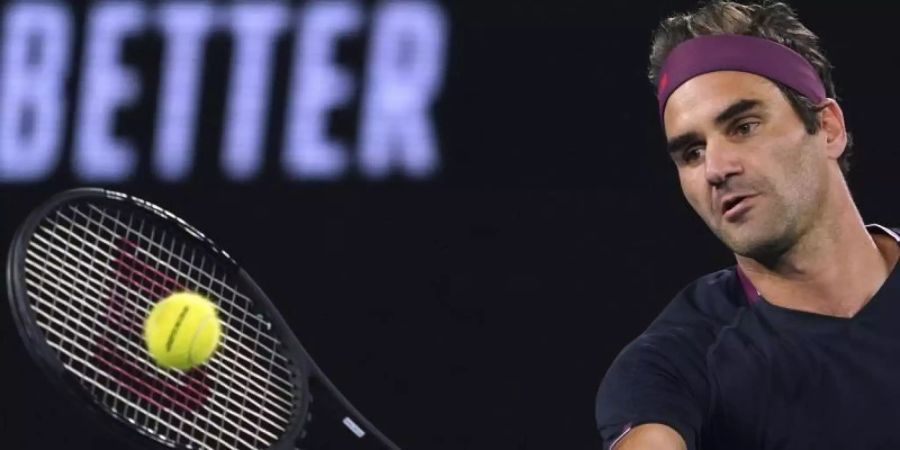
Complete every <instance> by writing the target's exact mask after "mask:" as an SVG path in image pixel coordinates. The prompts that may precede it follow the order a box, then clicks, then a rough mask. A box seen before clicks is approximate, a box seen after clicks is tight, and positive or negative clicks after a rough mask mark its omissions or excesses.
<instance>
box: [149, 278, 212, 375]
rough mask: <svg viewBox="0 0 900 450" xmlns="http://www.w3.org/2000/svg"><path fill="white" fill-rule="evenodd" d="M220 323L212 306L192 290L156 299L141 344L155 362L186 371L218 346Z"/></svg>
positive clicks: (200, 362) (209, 356)
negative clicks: (157, 300)
mask: <svg viewBox="0 0 900 450" xmlns="http://www.w3.org/2000/svg"><path fill="white" fill-rule="evenodd" d="M221 335H222V324H221V323H220V322H219V318H218V316H217V315H216V305H214V304H213V302H211V301H209V300H208V299H206V298H205V297H203V296H202V295H199V294H195V293H193V292H176V293H174V294H172V295H169V296H168V297H166V298H164V299H162V300H160V301H159V302H158V303H156V305H154V306H153V309H151V310H150V315H148V316H147V320H146V321H145V322H144V343H145V344H146V346H147V351H148V352H150V355H151V356H152V357H153V359H154V360H155V361H156V364H158V365H160V366H162V367H165V368H169V369H172V368H174V369H181V370H188V369H192V368H194V367H197V366H199V365H202V364H204V363H206V362H207V361H209V358H211V357H212V355H213V353H215V351H216V348H217V347H218V345H219V339H220V338H221Z"/></svg>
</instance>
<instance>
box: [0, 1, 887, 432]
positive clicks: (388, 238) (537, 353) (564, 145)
mask: <svg viewBox="0 0 900 450" xmlns="http://www.w3.org/2000/svg"><path fill="white" fill-rule="evenodd" d="M792 4H793V5H795V6H796V7H797V8H798V9H799V12H800V14H801V18H802V19H803V20H804V22H805V23H806V24H807V25H808V26H810V27H811V28H812V29H813V30H814V31H816V32H817V33H818V34H819V35H820V36H821V37H822V39H823V43H824V46H825V48H826V50H827V53H828V55H829V56H830V58H831V60H832V62H833V63H834V65H835V66H836V67H837V70H836V72H835V79H836V82H837V84H838V92H839V95H840V97H841V104H842V106H843V107H844V111H845V114H846V118H847V122H848V126H849V128H850V130H851V131H852V132H853V133H854V135H855V138H856V143H857V157H856V159H855V162H854V169H853V172H852V174H851V177H850V183H851V188H852V190H853V192H854V196H855V198H856V200H857V203H858V205H859V207H860V209H861V211H862V213H863V217H864V218H865V220H866V221H867V222H878V223H883V224H885V225H896V224H898V223H900V208H898V207H897V206H896V200H895V194H896V193H897V187H896V186H897V184H896V183H895V173H896V171H897V167H898V163H900V157H898V153H897V148H895V141H896V136H897V126H896V123H895V122H896V114H895V105H897V104H898V101H900V94H898V93H897V92H896V85H897V83H896V67H897V63H896V58H897V57H898V56H900V52H898V51H897V47H896V44H895V43H894V42H892V41H891V38H890V36H892V32H893V31H894V30H895V29H896V24H895V23H893V22H892V20H891V15H890V14H886V13H885V12H886V11H882V10H881V9H882V8H883V7H880V6H879V7H876V6H869V5H868V4H864V3H863V2H853V3H845V2H814V1H811V0H810V1H802V2H800V1H798V2H792ZM692 5H694V2H686V1H679V2H671V1H640V2H598V1H596V0H594V1H586V0H585V1H578V0H557V1H552V2H550V1H515V2H513V1H493V0H492V1H478V2H468V1H467V2H447V3H444V6H445V8H446V10H447V11H448V14H449V17H450V23H449V26H450V32H451V41H450V44H449V60H448V65H447V75H446V81H445V87H444V90H443V94H442V97H441V100H440V102H439V103H438V104H437V105H436V107H435V111H434V112H435V115H436V118H437V119H436V120H437V128H438V134H439V137H440V143H441V156H442V159H443V167H442V169H441V172H440V173H439V174H438V175H437V176H436V177H435V178H434V179H433V180H431V181H429V182H414V181H410V180H405V179H403V178H396V179H390V180H387V181H384V182H371V181H365V180H361V179H357V178H354V177H353V176H351V177H349V178H348V179H346V180H344V181H341V182H333V183H292V182H288V181H286V180H284V179H283V178H282V177H280V176H279V173H278V171H277V169H276V168H274V167H269V168H268V169H267V170H268V175H267V177H266V178H265V179H264V180H261V181H258V182H256V183H253V184H248V185H232V184H228V183H227V182H226V181H224V180H223V179H221V178H220V177H219V176H218V175H217V174H216V170H217V169H216V165H215V164H214V161H215V160H214V159H213V158H215V150H209V151H207V150H204V149H215V148H218V146H217V145H214V144H215V143H216V142H218V137H217V133H216V128H215V126H214V125H210V126H206V128H204V129H203V130H201V134H200V136H199V137H198V142H199V144H198V147H199V148H201V153H200V161H201V162H200V165H199V166H198V168H197V169H196V172H195V174H194V175H193V177H192V178H191V180H190V181H189V182H187V183H183V184H178V185H166V184H163V183H161V182H159V181H157V180H155V179H154V178H153V177H152V175H151V174H150V171H149V170H147V169H146V168H143V169H142V172H141V175H140V176H139V177H138V178H137V179H136V180H134V181H132V182H129V183H125V184H119V185H114V186H111V187H114V188H116V189H119V190H124V191H126V192H129V193H132V194H135V195H138V196H141V197H144V198H146V199H148V200H151V201H153V202H156V203H159V204H160V205H162V206H164V207H166V208H168V209H170V210H172V211H173V212H175V213H176V214H179V215H181V216H182V217H184V218H185V219H187V220H188V221H189V222H191V223H193V224H194V225H195V226H197V227H198V228H199V229H201V230H204V231H205V232H206V233H207V234H208V235H210V236H211V237H212V238H213V239H215V240H216V241H217V242H218V243H219V244H220V245H221V246H222V247H223V248H225V249H227V250H228V251H229V252H230V253H231V254H232V255H234V256H235V258H236V259H237V260H238V262H239V263H241V264H242V265H243V266H244V267H245V268H246V270H247V271H248V272H249V273H250V274H251V275H252V276H253V277H254V278H255V279H256V280H257V282H258V283H259V284H260V285H261V286H262V287H263V289H264V290H266V291H267V293H268V294H269V296H270V297H271V298H272V299H273V300H274V301H275V302H276V303H277V305H278V307H279V308H280V309H282V311H283V312H284V314H285V317H286V318H287V319H288V322H289V323H290V324H291V325H292V327H294V329H295V331H296V332H297V334H298V337H299V338H300V340H301V341H302V342H303V343H304V345H305V346H306V347H307V349H308V350H309V351H310V352H311V353H312V354H313V356H314V357H315V358H316V360H317V362H318V363H319V364H320V366H322V368H323V369H324V370H325V371H326V373H328V374H329V375H330V377H331V378H332V381H334V382H335V383H336V384H337V385H338V386H339V387H340V388H341V389H342V390H343V392H344V393H345V394H346V395H347V396H348V397H349V398H350V399H351V401H353V403H354V404H355V405H356V406H357V407H358V408H359V409H360V410H361V411H362V412H363V413H364V414H365V415H366V416H367V417H368V418H369V419H370V420H372V421H373V422H374V423H375V424H376V425H377V426H379V428H380V429H381V430H382V431H384V432H385V433H386V434H388V435H389V436H391V437H392V439H394V440H395V441H396V442H397V443H398V444H400V445H401V446H402V447H403V448H409V449H461V448H465V449H470V448H471V449H496V448H535V449H537V448H567V449H590V448H599V446H600V442H599V439H598V438H597V435H596V431H595V428H594V424H593V407H594V405H593V402H594V395H595V392H596V389H597V385H598V383H599V381H600V379H601V378H602V376H603V374H604V372H605V370H606V368H607V367H608V365H609V363H610V362H611V361H612V359H613V358H614V357H615V355H616V354H617V353H618V351H619V350H620V349H621V348H622V347H623V346H624V345H625V344H626V343H627V342H628V341H630V340H631V339H633V338H634V337H635V336H636V335H637V334H639V333H640V332H641V331H642V330H643V329H644V327H646V325H647V324H649V322H650V321H651V320H652V319H653V318H654V317H655V315H656V314H657V313H658V312H659V310H660V309H661V308H662V307H663V306H664V305H665V304H666V303H667V302H668V301H669V299H671V297H672V296H673V295H674V294H675V293H676V292H677V290H678V289H679V288H681V287H682V286H684V285H685V284H687V283H688V282H689V281H691V280H693V279H694V278H696V277H697V276H700V275H702V274H704V273H707V272H710V271H713V270H716V269H718V268H720V267H723V266H725V265H728V264H732V263H733V260H732V258H731V256H730V255H729V253H728V252H727V251H726V249H724V248H723V247H722V246H721V245H720V244H719V243H718V241H716V240H715V238H714V237H713V236H712V235H711V233H709V232H708V231H707V229H706V228H705V226H704V225H703V224H702V222H701V221H700V220H699V219H698V218H697V217H696V216H695V215H694V214H693V212H692V211H691V210H690V209H689V207H688V206H687V204H686V203H685V202H684V200H683V198H682V196H681V193H680V190H679V188H678V185H677V180H676V177H675V172H674V169H673V167H672V166H671V163H670V162H669V161H668V158H667V157H666V156H665V155H664V152H663V150H662V147H661V144H662V139H663V138H662V134H661V131H660V130H659V125H658V119H657V118H656V109H655V99H654V97H653V95H652V89H651V87H650V86H649V85H648V83H647V81H646V78H645V76H644V74H645V68H646V53H647V48H648V45H649V38H650V33H651V30H652V29H653V28H654V26H655V24H656V23H657V21H658V20H659V19H660V18H661V17H663V16H665V15H667V14H669V13H672V12H674V11H676V10H680V9H684V8H687V7H690V6H692ZM77 33H81V30H80V28H78V29H77ZM135 45H137V47H138V48H141V49H144V50H147V52H146V54H145V58H144V57H142V58H144V59H142V58H137V57H134V58H133V59H129V58H132V57H126V60H128V61H132V62H133V63H134V64H137V65H138V66H140V65H146V66H147V67H149V66H152V63H151V62H150V61H152V60H153V53H152V49H153V48H154V45H155V44H153V43H152V42H149V43H148V42H143V43H138V44H135ZM157 46H158V45H157ZM211 47H212V48H213V55H215V51H222V49H223V48H225V47H227V42H225V41H221V40H220V41H214V42H213V43H212V44H211ZM282 47H285V48H282V49H281V51H286V50H287V48H286V46H285V45H282ZM361 48H362V46H360V45H355V44H353V43H352V42H351V43H349V44H348V45H347V48H345V50H344V57H346V58H348V59H349V60H353V57H354V56H353V55H354V52H360V49H361ZM216 49H219V50H216ZM157 51H158V49H157ZM148 55H149V56H148ZM348 55H349V56H348ZM214 58H215V57H213V59H214ZM147 70H148V71H149V72H148V77H149V80H148V81H146V82H147V83H151V82H152V81H153V80H152V78H153V75H152V68H151V69H147ZM279 77H280V78H284V75H280V76H279ZM76 81H77V80H76ZM216 86H217V85H216V83H215V82H212V81H210V83H209V84H208V85H207V88H206V91H204V99H205V103H204V109H203V112H202V113H203V114H206V113H208V112H209V111H213V110H215V109H217V105H216V101H215V95H212V94H213V93H214V92H215V89H216ZM151 94H152V93H151ZM151 96H152V95H151ZM154 107H155V105H154V104H153V102H152V101H149V100H148V101H147V102H144V106H143V107H142V108H143V109H140V110H137V111H132V112H131V113H127V114H126V115H125V116H126V117H124V118H123V119H122V120H123V126H122V128H123V129H125V130H128V129H132V131H130V133H132V135H136V136H144V137H145V138H146V139H150V137H149V135H150V134H152V130H153V127H152V125H151V124H152V119H153V114H152V112H153V108H154ZM276 115H277V113H276ZM352 115H353V114H352V112H351V113H349V114H348V117H347V118H344V119H341V120H345V121H347V122H348V123H352V121H353V120H354V119H353V118H352V117H350V116H352ZM204 120H206V119H204ZM341 120H339V121H338V122H341ZM341 126H347V127H348V129H349V125H347V124H344V125H340V123H339V124H338V126H337V127H338V129H337V130H336V131H335V132H336V133H341V132H342V131H341V129H340V127H341ZM142 130H143V131H142ZM276 134H278V133H276ZM69 135H71V132H69ZM69 142H70V138H69V139H68V140H67V142H66V145H67V146H68V144H69ZM139 145H140V146H141V148H143V149H149V148H151V146H150V144H149V142H148V141H146V140H145V141H139ZM53 179H54V181H53V182H52V183H42V184H39V185H16V186H13V185H6V186H0V214H2V218H3V220H0V241H2V242H9V240H10V239H11V237H12V233H13V231H14V229H15V227H16V226H17V225H18V224H19V223H20V222H21V220H22V219H23V218H24V216H25V215H26V214H27V213H28V211H30V210H31V209H32V208H33V207H35V206H36V205H37V204H38V203H39V202H41V201H43V200H44V199H45V198H46V197H47V196H49V195H50V194H52V193H53V192H56V191H58V190H61V189H64V188H67V187H74V186H77V185H80V183H79V182H78V180H74V179H72V177H71V176H69V175H68V169H67V168H66V167H65V166H64V167H62V168H61V169H60V171H59V173H57V174H56V175H54V178H53ZM3 311H4V312H2V313H0V328H2V335H0V336H2V351H3V353H2V372H3V374H4V376H3V379H4V380H5V381H4V389H3V390H2V392H3V393H4V396H3V401H2V405H3V407H2V410H3V413H2V416H0V429H2V430H3V431H2V434H3V436H4V438H3V447H4V448H15V449H18V448H23V449H31V448H41V449H42V448H69V449H88V448H113V447H114V446H115V444H113V443H112V441H109V440H108V439H107V438H106V436H105V435H104V434H103V433H102V432H100V431H98V430H95V429H93V428H92V427H91V424H90V423H88V422H87V421H84V420H83V419H81V418H80V417H79V411H78V410H77V409H74V408H70V407H69V406H67V405H65V404H64V403H63V402H62V401H60V400H59V399H58V397H57V396H56V394H55V392H53V391H49V390H48V384H47V383H46V382H44V381H43V379H42V378H41V375H40V373H39V372H38V370H37V369H36V368H35V366H34V365H33V364H32V363H31V361H30V360H29V359H28V357H27V355H26V353H25V350H24V348H22V346H21V343H20V341H19V339H18V336H17V335H16V332H15V329H14V326H13V323H12V321H11V319H10V316H9V313H8V312H6V311H7V310H6V309H4V310H3Z"/></svg>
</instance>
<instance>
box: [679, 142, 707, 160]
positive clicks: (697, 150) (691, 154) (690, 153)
mask: <svg viewBox="0 0 900 450" xmlns="http://www.w3.org/2000/svg"><path fill="white" fill-rule="evenodd" d="M703 150H704V148H703V147H700V146H696V147H690V148H688V149H687V150H685V151H684V153H682V154H681V159H682V160H683V161H684V162H687V163H689V162H693V161H696V160H697V159H698V158H700V155H701V152H703Z"/></svg>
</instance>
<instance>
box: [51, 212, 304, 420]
mask: <svg viewBox="0 0 900 450" xmlns="http://www.w3.org/2000/svg"><path fill="white" fill-rule="evenodd" d="M50 222H51V223H53V221H50ZM35 239H36V240H39V241H42V242H44V243H47V240H46V239H45V238H43V237H42V236H40V235H36V236H35ZM98 242H102V241H99V240H98ZM107 244H108V242H107ZM91 246H92V247H94V248H95V249H96V248H98V246H97V245H91ZM78 253H80V254H81V256H82V257H85V258H94V257H95V256H94V255H93V254H91V255H88V254H86V253H84V251H83V250H78ZM63 254H66V253H65V252H63ZM104 256H106V257H107V258H108V259H112V255H111V254H109V253H104ZM55 262H57V263H63V264H65V262H63V261H60V260H59V259H58V258H57V259H56V260H55ZM85 275H87V276H88V277H91V276H94V277H101V278H103V279H105V280H106V281H107V282H109V283H111V284H116V283H119V286H124V287H123V289H122V291H123V292H124V293H125V294H126V295H130V296H133V298H134V299H135V300H136V301H137V302H144V303H145V304H144V308H142V309H141V310H139V311H137V312H132V314H131V316H129V317H128V319H129V320H130V324H131V328H132V329H133V331H134V332H135V334H136V335H138V337H139V336H140V334H141V332H142V329H141V324H142V321H143V317H145V316H146V314H147V313H148V312H149V309H150V307H151V306H152V301H147V300H145V296H146V295H151V296H154V295H159V296H164V295H166V294H167V292H161V293H158V294H154V292H153V291H152V290H146V289H145V290H144V291H143V292H138V291H137V290H135V289H133V288H132V287H130V286H125V285H123V284H121V282H120V280H112V279H111V278H110V276H109V275H107V274H104V273H103V272H100V271H99V270H96V269H95V270H93V273H91V274H85ZM101 298H102V297H101ZM156 298H159V297H156ZM128 305H131V303H128ZM98 306H100V307H104V308H106V309H109V310H110V311H112V312H113V313H118V314H124V313H125V312H129V311H130V310H129V309H127V308H119V309H116V308H108V306H106V305H98ZM108 317H109V318H110V320H111V321H112V322H113V323H117V321H116V320H115V318H114V317H112V316H108ZM225 340H231V341H234V339H231V338H230V337H229V336H227V335H226V336H225ZM237 344H239V345H241V346H242V347H243V349H244V350H248V351H249V348H247V347H246V346H245V345H243V344H241V343H240V342H237ZM221 350H222V352H223V353H225V354H226V358H225V359H226V360H229V358H230V356H228V354H230V353H234V352H233V351H230V349H229V348H228V347H227V346H223V348H222V349H221ZM235 354H236V355H237V356H238V357H240V358H242V359H243V360H244V362H246V361H248V358H247V357H246V356H245V355H244V354H242V353H240V352H237V353H235ZM230 362H232V363H233V364H235V365H237V362H236V361H233V360H230ZM212 363H213V364H215V359H214V360H213V362H212ZM257 367H258V368H260V369H263V368H261V367H259V366H258V365H257ZM237 376H239V377H241V378H242V381H241V382H245V383H250V384H251V385H254V386H255V387H258V388H260V389H262V390H266V389H275V390H278V391H280V392H282V393H284V394H285V395H289V392H288V391H286V390H285V389H284V388H283V387H281V386H277V385H274V384H271V385H268V386H262V385H259V384H258V382H257V381H255V380H253V379H248V378H246V377H245V375H244V374H243V373H238V374H237ZM253 377H254V378H256V379H263V377H261V376H260V375H258V374H255V373H254V374H253ZM280 380H281V381H282V382H283V383H287V381H286V380H285V379H283V378H282V379H280ZM277 399H279V398H276V400H277ZM282 402H283V404H284V405H285V406H286V407H289V406H290V403H288V402H287V401H286V400H282Z"/></svg>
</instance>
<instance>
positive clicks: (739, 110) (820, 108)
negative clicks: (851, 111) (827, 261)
mask: <svg viewBox="0 0 900 450" xmlns="http://www.w3.org/2000/svg"><path fill="white" fill-rule="evenodd" d="M720 35H741V36H749V37H751V38H745V37H740V38H727V37H726V38H724V39H723V38H722V37H721V36H720ZM708 36H716V37H715V38H709V37H708ZM698 38H699V39H698ZM760 38H762V39H765V41H763V40H761V39H760ZM709 41H712V43H710V42H709ZM732 41H737V42H736V43H734V42H732ZM686 42H687V44H685V43H686ZM772 42H774V43H777V44H780V45H774V46H773V45H772V44H771V43H772ZM760 45H762V47H764V48H762V49H761V50H759V51H757V48H758V47H759V46H760ZM723 47H724V50H723ZM768 47H772V48H768ZM785 47H787V48H785ZM789 49H790V50H789ZM709 50H712V51H709ZM719 50H723V51H719ZM766 51H770V52H771V53H766ZM717 52H718V53H719V54H721V55H725V56H722V57H721V58H724V60H723V61H724V62H723V63H722V64H723V65H725V66H729V67H730V65H734V64H735V63H738V64H737V65H738V66H740V67H742V68H743V67H744V66H745V64H743V63H744V62H746V61H744V60H743V58H744V55H748V56H747V58H748V59H749V58H753V57H755V58H756V61H750V63H749V64H748V65H749V66H754V64H755V66H757V67H758V66H762V69H761V70H750V69H747V70H748V71H744V69H720V70H714V71H709V70H707V69H705V68H701V69H700V70H697V72H698V73H697V74H696V75H694V74H693V72H690V67H691V66H692V65H693V66H695V68H696V67H699V66H703V65H708V64H706V63H708V61H706V60H705V59H704V58H707V55H710V56H709V57H708V58H709V59H713V58H717V57H716V56H713V54H716V53H717ZM760 52H762V53H760ZM735 55H737V56H735ZM685 58H687V59H690V61H689V62H687V63H685V62H684V59H685ZM792 58H793V59H792ZM735 59H737V61H735ZM725 60H727V61H725ZM715 64H717V62H714V64H713V65H715ZM790 65H793V66H797V67H798V68H797V69H796V70H794V71H793V72H791V71H790V70H788V71H785V70H784V68H785V66H790ZM673 67H675V68H674V69H673ZM685 67H687V68H688V69H685ZM664 68H665V72H664V70H663V69H664ZM685 70H687V75H688V76H687V77H685V76H684V75H685ZM679 71H680V72H681V75H682V77H681V78H682V79H679V80H678V83H676V84H673V85H672V86H668V83H669V82H670V79H669V76H670V75H676V77H675V78H678V73H677V72H679ZM670 72H671V73H670ZM751 72H753V73H751ZM769 73H771V75H767V74H769ZM650 80H651V82H652V83H653V84H654V86H656V87H657V88H658V92H659V93H660V94H659V95H660V105H661V115H662V119H663V122H664V128H665V132H666V137H667V140H668V142H669V150H670V155H671V156H672V158H673V161H674V162H675V164H676V167H677V169H678V175H679V180H680V182H681V186H682V190H683V191H684V194H685V197H686V198H687V200H688V202H689V203H690V204H691V206H692V207H693V208H694V210H695V211H697V213H698V214H699V215H700V217H701V218H703V220H704V221H705V222H706V223H707V225H708V226H709V227H710V229H711V230H712V231H713V232H714V233H715V234H716V235H717V236H718V237H719V238H720V239H721V240H722V241H723V242H724V243H725V244H726V245H728V247H729V248H731V250H732V251H734V252H735V253H738V254H740V255H743V256H747V257H752V258H754V259H758V260H762V259H770V258H776V257H777V256H779V255H780V254H781V253H783V252H785V251H787V250H788V249H790V248H791V247H792V246H793V245H795V244H796V243H797V241H798V240H799V239H800V238H801V237H802V236H803V235H804V234H805V233H807V232H809V230H810V229H812V228H813V227H814V226H815V225H816V224H817V223H821V220H822V218H823V214H828V205H829V195H830V194H832V193H833V192H834V190H835V189H836V188H837V187H839V186H842V185H843V186H845V184H844V180H843V176H842V174H843V173H846V171H847V170H848V169H849V164H848V157H849V149H848V147H849V144H850V142H849V135H848V134H847V133H846V130H845V128H844V119H843V113H842V112H841V109H840V107H839V106H838V104H837V103H836V102H835V101H834V100H833V99H834V98H835V93H834V84H833V82H832V79H831V65H830V64H829V63H828V61H827V60H826V59H825V57H824V55H823V52H822V51H821V49H820V48H819V47H818V39H817V38H816V36H815V35H814V34H813V33H812V32H811V31H809V30H808V29H807V28H806V27H805V26H803V24H801V23H800V22H799V20H798V19H797V17H796V16H795V14H794V12H793V11H792V10H791V9H790V8H789V7H788V6H786V5H784V4H783V3H771V2H767V3H764V4H756V5H742V4H737V3H733V2H724V1H715V2H712V3H708V4H706V5H705V6H703V7H701V8H700V9H699V10H698V11H696V12H694V13H691V14H682V15H677V16H674V17H672V18H669V19H666V20H664V21H663V22H662V24H661V25H660V27H659V29H658V30H657V31H656V33H655V35H654V39H653V47H652V50H651V55H650ZM798 80H800V81H798ZM810 80H814V81H810ZM682 81H683V83H682ZM788 86H792V87H788ZM810 86H813V87H814V88H813V87H810ZM735 202H739V203H738V204H737V205H736V206H735Z"/></svg>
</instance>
